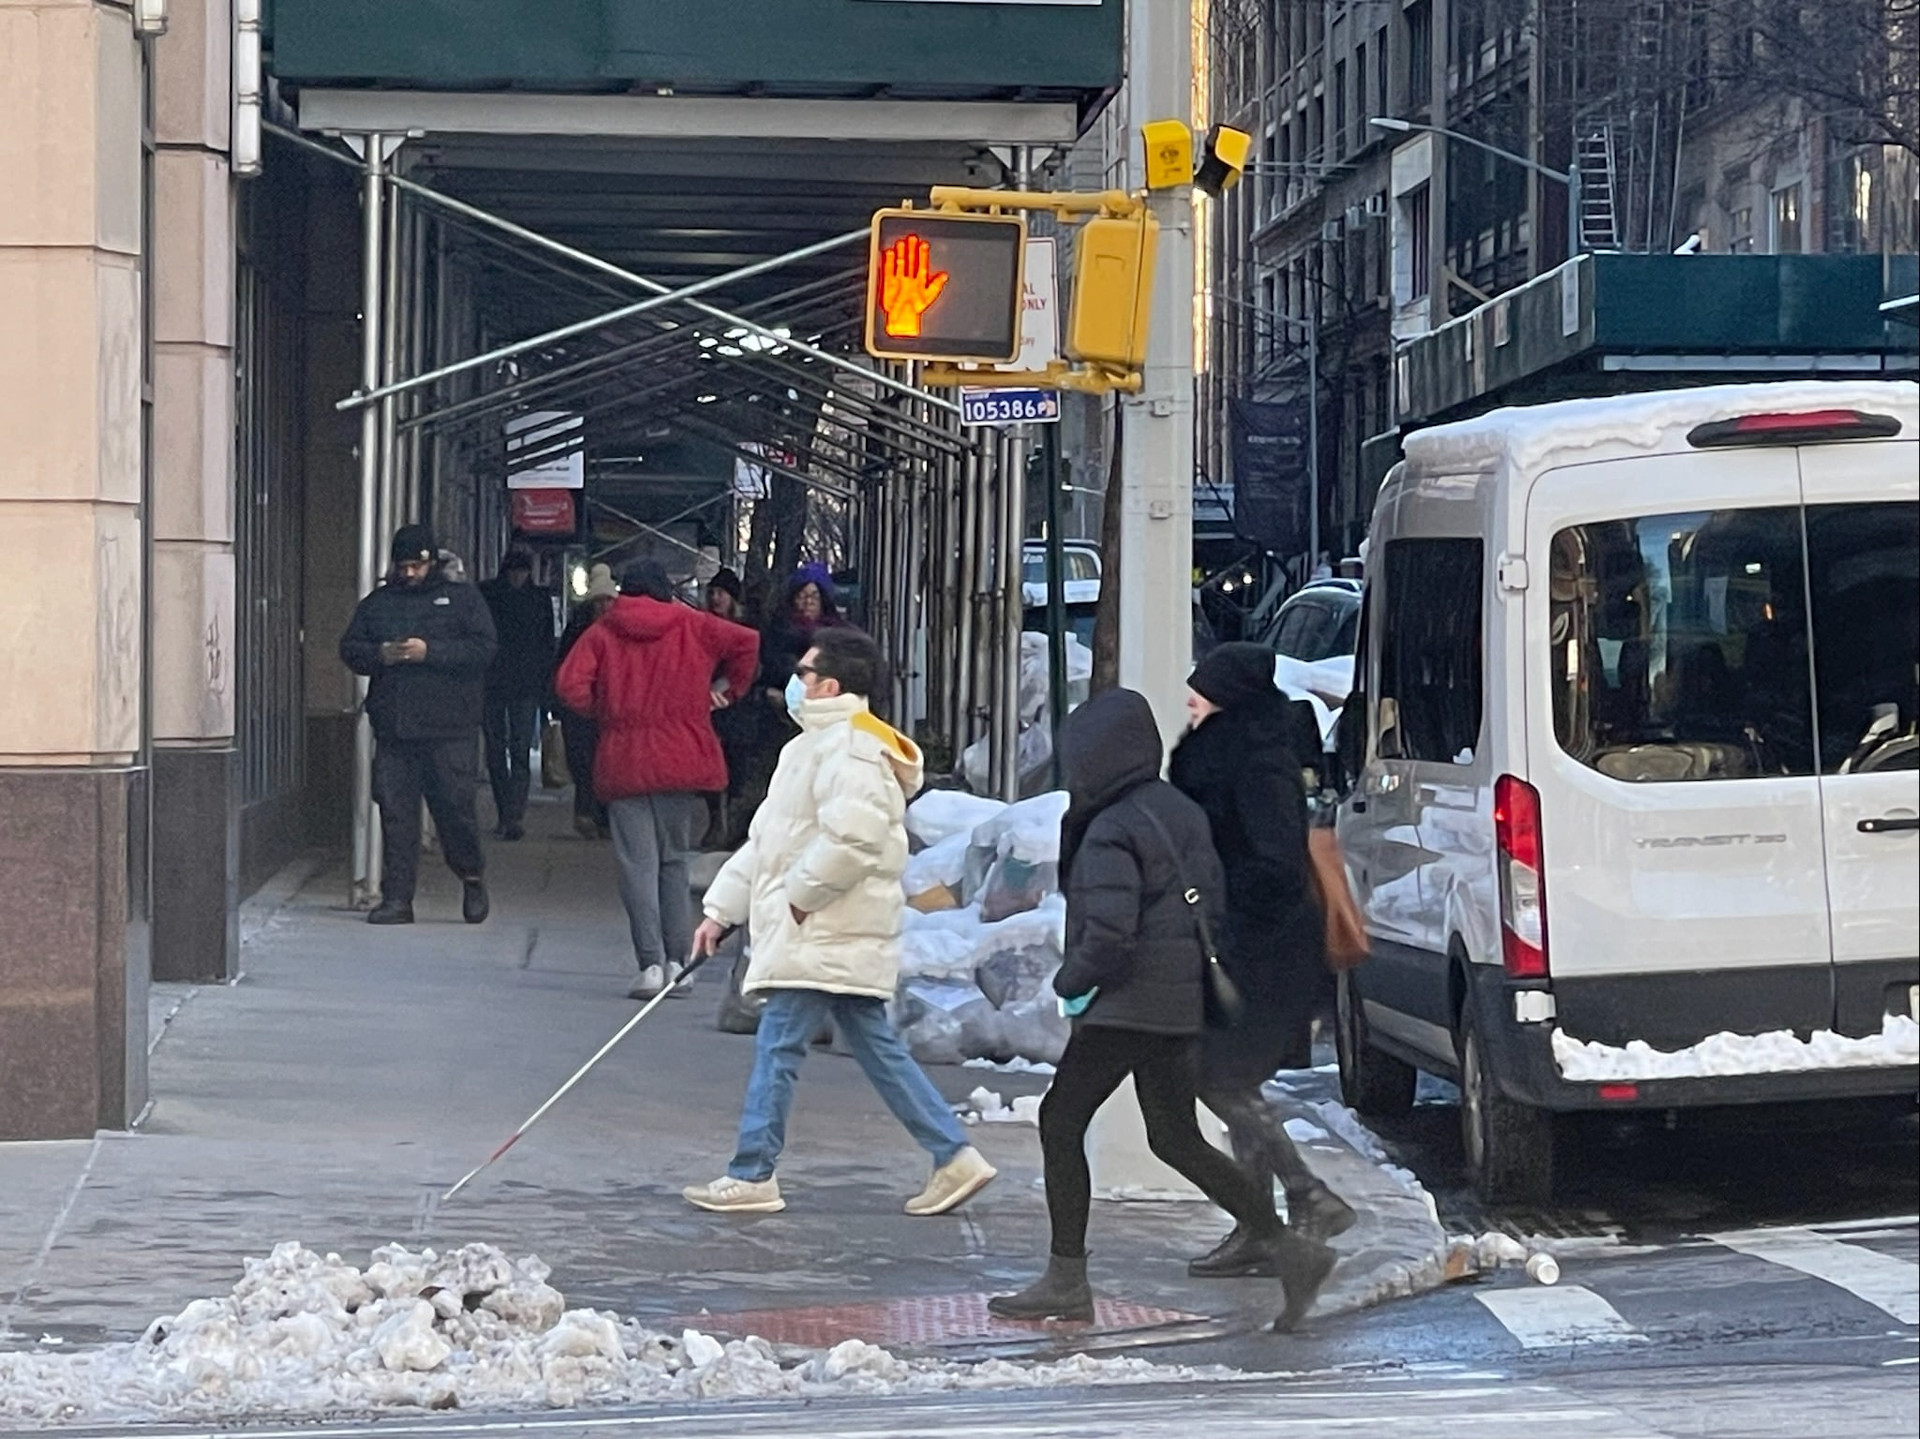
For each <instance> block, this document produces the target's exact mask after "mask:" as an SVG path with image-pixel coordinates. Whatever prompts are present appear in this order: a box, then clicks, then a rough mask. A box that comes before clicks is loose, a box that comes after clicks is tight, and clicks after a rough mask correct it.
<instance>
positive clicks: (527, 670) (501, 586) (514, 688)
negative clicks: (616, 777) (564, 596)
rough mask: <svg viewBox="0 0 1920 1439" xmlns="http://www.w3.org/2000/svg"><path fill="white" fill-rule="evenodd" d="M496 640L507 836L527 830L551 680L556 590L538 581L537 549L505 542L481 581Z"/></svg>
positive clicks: (495, 704) (487, 717)
mask: <svg viewBox="0 0 1920 1439" xmlns="http://www.w3.org/2000/svg"><path fill="white" fill-rule="evenodd" d="M480 595H481V597H482V598H483V599H485V600H486V602H487V610H488V612H489V613H490V614H491V615H492V616H493V632H494V636H495V638H496V640H497V641H498V644H497V646H496V648H495V650H494V652H493V663H492V664H490V665H489V666H488V667H487V688H486V709H485V711H484V715H483V719H482V725H481V728H482V730H483V731H484V733H485V735H486V747H487V777H488V779H489V780H490V781H491V783H492V785H493V812H494V815H495V816H496V817H497V819H498V820H499V828H498V829H496V830H495V831H494V833H496V834H498V835H499V836H500V838H502V839H505V840H517V839H521V838H524V837H525V835H526V832H527V828H526V819H527V794H528V791H529V790H531V789H532V787H533V736H534V730H535V729H536V728H537V726H538V724H539V721H540V706H541V703H542V702H543V701H544V700H545V699H546V697H547V686H548V685H549V684H550V683H551V682H552V680H553V664H554V655H553V597H552V596H551V595H549V594H548V593H547V592H546V591H545V590H543V589H541V588H540V587H539V586H538V585H536V584H534V583H533V556H532V555H530V554H528V553H527V552H526V551H525V550H508V551H507V556H506V558H505V559H503V560H502V561H501V562H500V573H499V574H498V575H496V576H495V577H494V578H492V579H490V580H488V581H487V582H486V583H485V584H483V585H481V586H480Z"/></svg>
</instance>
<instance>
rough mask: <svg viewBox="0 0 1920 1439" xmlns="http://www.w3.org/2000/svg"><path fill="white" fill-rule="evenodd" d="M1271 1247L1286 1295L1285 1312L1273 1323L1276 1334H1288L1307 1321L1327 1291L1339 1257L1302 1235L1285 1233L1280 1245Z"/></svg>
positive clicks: (1276, 1242)
mask: <svg viewBox="0 0 1920 1439" xmlns="http://www.w3.org/2000/svg"><path fill="white" fill-rule="evenodd" d="M1270 1243H1271V1247H1272V1252H1273V1258H1274V1268H1275V1271H1276V1272H1277V1273H1278V1274H1279V1276H1280V1283H1281V1286H1282V1287H1283V1288H1284V1289H1285V1290H1286V1291H1287V1305H1286V1308H1284V1309H1282V1310H1281V1311H1280V1317H1279V1318H1278V1319H1276V1320H1274V1321H1273V1332H1274V1333H1276V1334H1289V1333H1291V1332H1292V1331H1293V1330H1294V1329H1295V1328H1297V1327H1298V1326H1299V1324H1300V1321H1301V1320H1302V1319H1305V1318H1306V1317H1307V1311H1308V1310H1310V1309H1312V1308H1313V1302H1314V1300H1316V1299H1318V1298H1319V1297H1320V1291H1321V1290H1322V1289H1324V1288H1326V1284H1327V1276H1328V1275H1330V1274H1332V1273H1333V1266H1334V1265H1335V1264H1337V1263H1339V1260H1340V1256H1339V1255H1337V1254H1335V1253H1334V1252H1333V1250H1332V1249H1330V1248H1329V1247H1328V1246H1326V1245H1324V1244H1322V1243H1321V1242H1320V1241H1319V1240H1317V1239H1308V1238H1307V1237H1305V1236H1304V1235H1300V1234H1293V1233H1282V1234H1281V1235H1280V1237H1279V1239H1278V1240H1277V1241H1270Z"/></svg>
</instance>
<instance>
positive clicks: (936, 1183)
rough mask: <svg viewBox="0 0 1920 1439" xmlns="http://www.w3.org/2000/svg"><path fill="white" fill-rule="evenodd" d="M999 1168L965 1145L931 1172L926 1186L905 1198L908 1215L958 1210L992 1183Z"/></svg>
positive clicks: (970, 1146) (977, 1151) (971, 1147)
mask: <svg viewBox="0 0 1920 1439" xmlns="http://www.w3.org/2000/svg"><path fill="white" fill-rule="evenodd" d="M999 1172H1000V1171H999V1170H997V1169H995V1168H994V1167H993V1166H992V1165H991V1164H989V1163H987V1160H986V1156H985V1155H983V1154H982V1153H981V1152H980V1151H979V1150H977V1149H975V1148H974V1147H973V1146H972V1145H971V1144H969V1145H968V1146H967V1147H966V1148H965V1149H963V1150H961V1151H960V1152H959V1153H958V1154H956V1155H954V1156H953V1158H951V1159H949V1160H948V1161H947V1162H946V1163H945V1164H943V1165H941V1166H940V1167H939V1168H938V1169H936V1170H934V1171H933V1178H931V1179H929V1180H928V1181H927V1187H926V1188H925V1189H923V1190H921V1191H920V1192H919V1193H918V1194H916V1195H914V1196H913V1198H911V1199H909V1200H908V1201H907V1213H909V1214H920V1215H926V1214H945V1213H946V1212H947V1211H948V1210H950V1209H958V1208H959V1207H960V1206H961V1205H963V1204H965V1203H966V1202H967V1201H968V1200H969V1199H971V1198H973V1196H974V1195H976V1194H978V1193H979V1192H980V1191H981V1190H983V1189H985V1188H986V1187H987V1186H988V1185H989V1184H991V1183H992V1182H993V1177H994V1176H995V1175H996V1174H998V1173H999Z"/></svg>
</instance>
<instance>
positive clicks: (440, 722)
mask: <svg viewBox="0 0 1920 1439" xmlns="http://www.w3.org/2000/svg"><path fill="white" fill-rule="evenodd" d="M439 553H440V552H439V547H438V546H437V545H436V544H435V543H434V539H433V533H432V531H430V530H428V529H427V528H426V526H424V525H405V526H402V527H401V528H400V530H399V531H397V532H396V533H395V535H394V537H393V549H392V560H393V567H392V568H391V569H390V570H389V571H388V572H387V578H386V580H385V582H384V583H382V584H381V585H380V587H379V588H378V589H376V590H374V591H373V593H372V594H370V595H368V596H367V597H366V598H365V599H363V600H361V601H360V604H359V606H358V608H356V609H355V610H354V612H353V619H352V620H351V621H350V622H349V623H348V625H347V632H346V633H345V634H344V635H342V636H341V637H340V658H341V660H342V661H343V662H344V663H345V664H346V666H347V668H348V669H350V670H352V671H353V672H354V673H355V674H357V675H365V676H367V678H368V685H367V702H366V711H367V720H368V722H369V723H370V724H371V725H372V726H373V736H374V741H375V743H376V745H377V748H376V750H375V752H374V760H373V797H374V802H375V803H377V804H378V805H379V806H380V836H381V842H382V848H383V850H384V852H385V869H384V881H383V883H382V885H381V892H380V903H379V905H378V906H376V907H375V908H374V909H373V910H372V911H371V912H370V913H369V914H368V915H367V923H369V924H412V923H413V890H414V882H415V879H416V878H417V876H418V874H419V869H420V801H421V800H422V799H423V798H424V799H425V800H426V803H427V808H428V809H429V810H431V811H432V813H433V822H434V825H435V826H436V827H437V828H438V830H439V832H440V844H441V849H442V851H443V852H444V853H445V855H446V859H447V867H448V868H449V869H451V870H452V871H453V872H454V873H455V874H456V875H458V876H459V878H460V883H461V887H462V895H461V905H460V914H461V917H462V918H463V919H465V920H466V922H467V923H468V924H479V923H480V922H481V921H482V920H484V919H486V917H487V910H488V902H487V887H486V881H485V877H484V876H485V871H486V856H485V855H484V854H483V853H482V852H481V849H480V824H479V819H478V817H477V815H476V814H475V809H474V794H475V791H476V789H477V787H478V784H479V757H478V745H477V743H476V740H477V732H478V730H479V728H480V714H481V706H482V703H483V695H484V688H485V682H486V674H487V666H488V664H489V663H491V661H492V659H493V652H494V647H495V640H494V631H493V618H492V616H491V615H490V614H489V613H488V611H487V605H486V601H485V600H483V599H482V598H481V597H480V595H479V592H478V591H476V590H475V589H474V587H473V586H472V585H470V584H465V583H461V582H457V581H455V580H453V579H451V578H449V577H448V575H447V574H446V572H445V569H444V567H443V566H442V565H441V563H440V559H439Z"/></svg>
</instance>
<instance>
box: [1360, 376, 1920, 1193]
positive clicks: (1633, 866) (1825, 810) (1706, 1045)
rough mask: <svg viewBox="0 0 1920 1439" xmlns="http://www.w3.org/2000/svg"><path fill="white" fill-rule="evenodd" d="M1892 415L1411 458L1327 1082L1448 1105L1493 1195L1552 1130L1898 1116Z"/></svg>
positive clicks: (1904, 463)
mask: <svg viewBox="0 0 1920 1439" xmlns="http://www.w3.org/2000/svg"><path fill="white" fill-rule="evenodd" d="M1917 399H1920V388H1917V387H1916V386H1915V385H1913V384H1911V383H1905V382H1892V381H1874V382H1858V383H1854V382H1833V383H1826V382H1814V381H1805V382H1792V383H1780V384H1765V385H1742V386H1723V387H1717V388H1705V389H1693V390H1684V391H1675V392H1670V393H1659V394H1642V395H1632V396H1623V397H1618V398H1608V399H1599V400H1576V401H1570V402H1567V403H1562V404H1551V405H1542V406H1539V407H1536V408H1529V409H1508V410H1500V411H1496V412H1495V413H1492V414H1489V415H1486V416H1484V417H1482V418H1480V419H1476V420H1471V421H1467V422H1464V423H1461V424H1455V425H1445V426H1438V427H1435V428H1433V429H1430V430H1424V431H1421V432H1418V433H1416V434H1414V435H1412V436H1411V437H1409V439H1408V440H1407V443H1406V458H1405V460H1404V461H1403V462H1402V463H1401V464H1400V465H1398V466H1397V467H1396V468H1395V469H1394V471H1393V472H1392V473H1391V474H1390V475H1389V476H1388V478H1387V481H1386V484H1385V486H1384V488H1383V489H1382V490H1381V493H1380V498H1379V503H1378V505H1377V507H1376V508H1375V511H1374V516H1373V525H1372V532H1371V536H1370V543H1371V548H1370V552H1369V563H1368V574H1367V586H1366V600H1365V608H1364V611H1363V619H1362V624H1361V635H1360V641H1359V660H1358V662H1357V664H1356V667H1355V688H1354V692H1353V696H1352V699H1351V701H1350V702H1349V704H1348V707H1347V709H1346V712H1345V715H1344V717H1343V724H1342V727H1341V745H1342V748H1343V751H1344V752H1345V754H1344V758H1345V759H1346V763H1347V772H1348V773H1349V774H1350V775H1353V776H1354V777H1355V779H1354V783H1353V786H1352V788H1351V790H1350V792H1349V793H1348V794H1347V796H1346V797H1345V799H1344V800H1343V801H1342V804H1341V807H1340V809H1339V814H1338V820H1337V824H1338V830H1339V836H1340V839H1341V841H1342V845H1343V848H1344V850H1345V853H1346V858H1347V864H1348V868H1349V870H1350V873H1351V878H1352V881H1353V885H1354V893H1355V897H1356V899H1357V900H1358V901H1359V904H1360V906H1361V908H1362V910H1363V912H1364V914H1365V917H1366V923H1367V928H1368V930H1369V933H1370V935H1371V938H1372V945H1371V953H1370V955H1369V957H1368V958H1367V960H1366V961H1365V962H1364V963H1363V964H1362V965H1360V966H1359V967H1358V968H1357V969H1355V970H1353V971H1350V972H1349V973H1348V974H1346V975H1344V976H1342V978H1341V982H1340V986H1339V1026H1338V1030H1337V1040H1338V1048H1339V1055H1340V1073H1341V1083H1342V1087H1343V1089H1344V1090H1345V1093H1346V1095H1347V1099H1348V1102H1349V1103H1351V1104H1353V1105H1354V1106H1355V1107H1356V1108H1358V1109H1360V1110H1362V1111H1363V1112H1373V1113H1384V1112H1391V1111H1394V1110H1399V1109H1404V1108H1406V1107H1407V1106H1408V1105H1409V1104H1410V1103H1411V1102H1412V1099H1413V1091H1414V1082H1415V1077H1416V1074H1415V1072H1416V1070H1426V1071H1429V1072H1431V1073H1435V1074H1439V1075H1443V1076H1446V1077H1448V1078H1451V1079H1455V1080H1457V1081H1458V1083H1459V1085H1460V1089H1461V1095H1462V1099H1461V1116H1462V1127H1463V1130H1464V1136H1465V1142H1466V1150H1467V1157H1468V1162H1469V1165H1470V1167H1471V1169H1472V1170H1473V1172H1474V1175H1475V1177H1476V1180H1477V1182H1478V1184H1479V1186H1480V1188H1481V1190H1482V1192H1483V1193H1484V1194H1485V1195H1486V1196H1487V1197H1488V1198H1490V1199H1503V1198H1504V1199H1516V1200H1526V1199H1535V1200H1537V1199H1542V1198H1545V1197H1546V1195H1547V1194H1548V1193H1549V1192H1550V1189H1551V1185H1552V1156H1553V1129H1554V1120H1553V1116H1554V1113H1555V1112H1556V1111H1572V1110H1591V1109H1605V1108H1620V1109H1632V1108H1647V1109H1656V1110H1668V1109H1675V1108H1680V1107H1685V1106H1693V1105H1720V1104H1742V1103H1756V1102H1764V1101H1771V1100H1798V1099H1816V1098H1836V1097H1861V1096H1868V1095H1911V1094H1913V1093H1915V1091H1916V1088H1920V1062H1917V1061H1920V1029H1916V1025H1915V1013H1916V1008H1917V1007H1920V1005H1917V1002H1920V768H1917V767H1916V766H1917V765H1920V740H1917V739H1916V730H1915V721H1916V712H1917V711H1920V640H1917V639H1916V633H1917V631H1920V445H1917V444H1916V438H1917V437H1920V415H1917V414H1916V402H1917Z"/></svg>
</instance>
